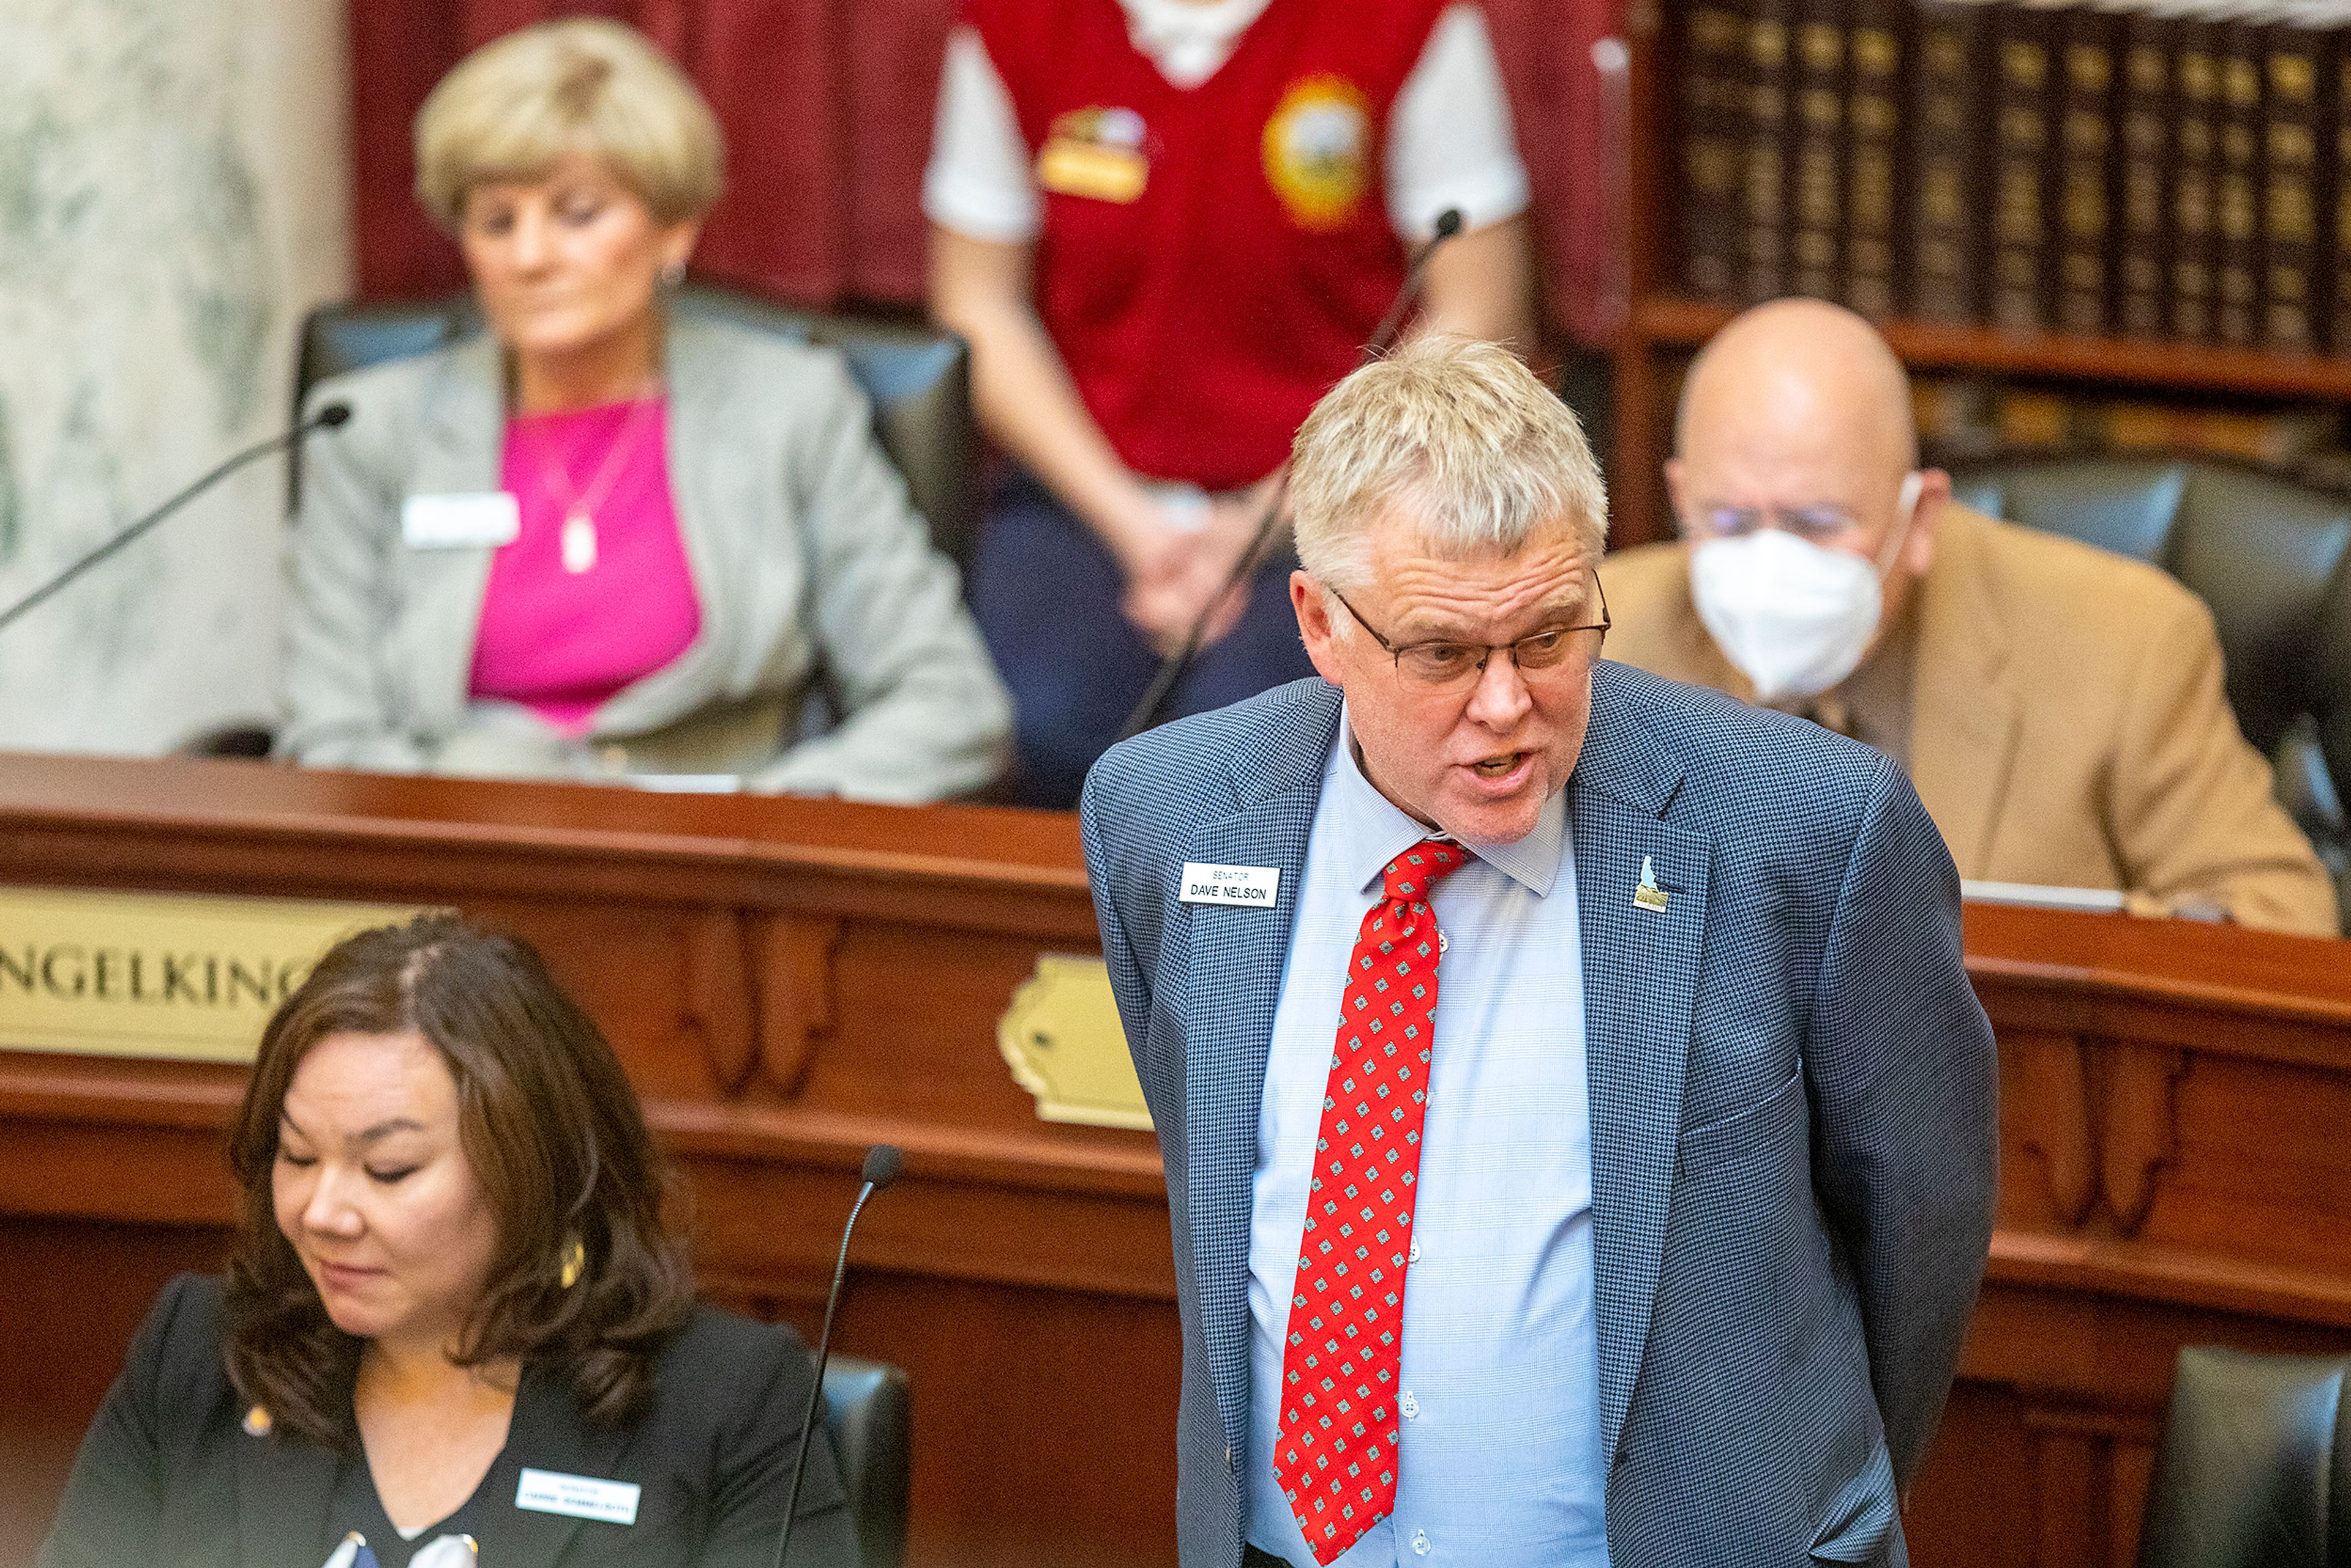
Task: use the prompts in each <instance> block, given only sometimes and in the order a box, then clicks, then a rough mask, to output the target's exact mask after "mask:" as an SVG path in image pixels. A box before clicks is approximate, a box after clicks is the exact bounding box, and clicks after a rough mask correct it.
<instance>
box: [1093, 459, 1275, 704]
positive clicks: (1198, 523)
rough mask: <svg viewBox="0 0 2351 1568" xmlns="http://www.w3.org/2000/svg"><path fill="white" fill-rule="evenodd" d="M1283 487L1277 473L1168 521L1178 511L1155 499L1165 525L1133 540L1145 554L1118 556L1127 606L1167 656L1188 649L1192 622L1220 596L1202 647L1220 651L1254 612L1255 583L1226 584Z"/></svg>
mask: <svg viewBox="0 0 2351 1568" xmlns="http://www.w3.org/2000/svg"><path fill="white" fill-rule="evenodd" d="M1280 482H1281V476H1280V474H1279V473H1275V474H1270V475H1268V476H1266V477H1265V478H1263V479H1260V480H1259V481H1258V482H1257V483H1256V484H1255V485H1252V486H1249V488H1248V489H1246V490H1236V491H1232V492H1230V493H1228V494H1227V495H1222V496H1217V497H1210V498H1209V500H1208V502H1207V507H1206V509H1205V512H1203V511H1202V510H1200V509H1199V508H1198V507H1197V505H1196V503H1195V504H1194V505H1193V506H1192V507H1186V508H1183V515H1181V516H1180V517H1175V516H1169V515H1168V514H1169V513H1171V512H1173V511H1175V509H1176V507H1171V506H1170V504H1169V503H1168V502H1166V501H1163V500H1156V499H1155V501H1154V503H1153V504H1154V505H1155V506H1156V507H1158V508H1159V509H1160V511H1161V513H1162V517H1161V519H1160V521H1159V523H1158V526H1157V527H1156V528H1153V529H1151V530H1148V531H1147V532H1142V533H1130V534H1129V535H1128V536H1127V537H1128V538H1130V539H1133V540H1134V541H1135V543H1136V545H1137V546H1139V548H1130V549H1123V550H1120V551H1119V552H1118V554H1119V557H1120V561H1119V564H1120V566H1121V568H1122V569H1123V570H1124V571H1125V573H1126V581H1127V591H1126V599H1125V601H1124V604H1123V609H1124V611H1125V613H1126V618H1127V619H1128V620H1129V621H1130V622H1134V627H1135V629H1136V630H1137V631H1139V632H1142V633H1143V635H1144V640H1145V641H1146V642H1148V643H1150V644H1151V645H1152V647H1153V648H1154V649H1155V650H1156V651H1157V652H1158V653H1159V654H1160V655H1161V656H1162V657H1163V658H1164V657H1165V656H1167V655H1168V654H1171V653H1175V651H1176V650H1177V649H1178V648H1181V647H1182V646H1183V645H1184V639H1185V637H1186V636H1187V635H1188V634H1189V633H1190V632H1191V629H1192V623H1193V622H1196V621H1197V620H1198V619H1199V618H1200V612H1202V611H1203V610H1205V609H1207V606H1208V603H1209V601H1211V600H1215V599H1217V596H1218V595H1219V594H1222V596H1223V597H1222V598H1221V600H1219V601H1217V612H1216V613H1215V614H1214V615H1213V616H1211V617H1210V618H1209V621H1208V624H1207V629H1206V630H1205V631H1204V632H1202V633H1201V637H1200V646H1201V647H1203V648H1206V647H1209V646H1211V645H1213V644H1214V643H1217V641H1219V640H1220V639H1222V638H1223V637H1225V636H1226V635H1227V634H1228V633H1229V632H1231V631H1232V629H1233V628H1234V626H1235V625H1237V624H1238V623H1239V621H1240V618H1241V612H1243V611H1244V610H1246V609H1247V608H1248V607H1249V585H1248V584H1247V583H1246V582H1243V583H1239V584H1236V585H1235V586H1234V587H1233V588H1232V590H1231V591H1229V592H1226V591H1225V589H1226V585H1227V584H1228V583H1229V582H1231V580H1232V575H1233V569H1234V568H1235V567H1236V566H1238V564H1239V563H1240V559H1241V556H1242V553H1243V552H1244V551H1246V550H1248V549H1249V548H1250V547H1251V546H1252V545H1254V544H1255V543H1256V542H1257V537H1258V528H1259V525H1260V524H1261V523H1262V522H1263V521H1264V520H1265V508H1266V507H1268V506H1269V505H1270V504H1271V503H1272V501H1273V499H1274V497H1275V495H1276V493H1277V491H1278V489H1279V487H1280ZM1177 505H1178V506H1180V503H1178V504H1177Z"/></svg>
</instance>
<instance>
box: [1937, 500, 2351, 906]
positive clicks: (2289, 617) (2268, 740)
mask: <svg viewBox="0 0 2351 1568" xmlns="http://www.w3.org/2000/svg"><path fill="white" fill-rule="evenodd" d="M1952 478H1953V486H1954V490H1955V493H1956V495H1957V496H1958V497H1959V500H1960V501H1961V502H1963V503H1965V504H1966V505H1968V506H1970V507H1974V508H1976V509H1977V510H1978V511H1981V512H1989V513H1991V515H1992V516H1994V517H2005V518H2006V519H2008V520H2009V521H2010V522H2012V523H2022V524H2023V525H2024V526H2026V527H2028V528H2041V529H2044V530H2046V531H2048V532H2050V533H2058V534H2065V535H2069V536H2071V537H2072V538H2077V539H2082V540H2085V541H2086V542H2088V543H2090V544H2094V545H2097V546H2100V547H2102V548H2104V549H2110V550H2113V551H2115V552H2116V553H2117V554H2121V555H2127V556H2134V557H2137V559H2140V560H2144V561H2151V562H2153V563H2154V564H2155V565H2157V566H2159V567H2162V568H2163V569H2164V570H2167V571H2168V572H2170V573H2171V574H2172V575H2173V576H2174V577H2176V578H2178V579H2179V580H2180V581H2182V582H2184V583H2186V584H2187V585H2188V586H2189V588H2191V589H2193V590H2194V591H2196V592H2197V593H2198V594H2199V596H2201V597H2202V599H2203V601H2204V602H2205V603H2207V604H2209V605H2210V606H2211V608H2212V618H2213V620H2214V621H2215V622H2217V623H2218V624H2219V627H2220V649H2221V652H2222V653H2223V654H2224V655H2225V656H2226V658H2227V660H2228V667H2229V674H2228V683H2229V704H2230V706H2231V707H2232V708H2234V709H2235V710H2236V715H2237V723H2238V726H2239V727H2241V728H2242V729H2243V730H2244V732H2245V738H2246V739H2248V740H2250V741H2252V743H2253V745H2254V746H2255V747H2258V748H2260V749H2261V750H2262V752H2263V753H2264V754H2266V755H2267V756H2268V757H2269V758H2270V759H2271V760H2272V761H2273V763H2274V764H2275V765H2276V768H2277V774H2278V797H2279V799H2280V800H2283V802H2284V803H2285V806H2286V809H2287V810H2290V811H2292V812H2293V813H2294V820H2295V821H2298V822H2299V823H2301V824H2302V828H2303V831H2304V832H2306V833H2308V834H2309V835H2310V838H2311V841H2312V842H2313V843H2314V844H2315V845H2316V846H2317V848H2318V852H2319V855H2320V857H2321V858H2322V859H2324V860H2325V862H2327V868H2328V870H2330V871H2331V872H2332V873H2334V875H2335V894H2336V896H2337V899H2338V900H2339V901H2340V902H2341V904H2342V905H2343V909H2344V913H2345V916H2346V920H2347V921H2351V818H2346V812H2345V810H2344V789H2345V788H2346V786H2351V501H2346V500H2345V499H2344V498H2342V497H2336V496H2331V495H2327V494H2325V493H2323V492H2320V491H2316V490H2311V489H2307V488H2304V486H2298V485H2294V484H2290V483H2287V482H2286V481H2284V480H2281V479H2275V478H2272V477H2270V476H2266V475H2262V474H2257V473H2253V472H2252V471H2250V470H2247V469H2241V468H2231V467H2227V466H2223V465H2219V464H2213V463H2199V462H2188V461H2179V460H2170V459H2163V458H2146V459H2123V458H2101V459H2091V460H2048V461H2036V462H2029V463H2017V464H2007V465H1996V466H1989V467H1979V468H1969V469H1963V470H1959V471H1957V472H1955V473H1954V475H1953V476H1952Z"/></svg>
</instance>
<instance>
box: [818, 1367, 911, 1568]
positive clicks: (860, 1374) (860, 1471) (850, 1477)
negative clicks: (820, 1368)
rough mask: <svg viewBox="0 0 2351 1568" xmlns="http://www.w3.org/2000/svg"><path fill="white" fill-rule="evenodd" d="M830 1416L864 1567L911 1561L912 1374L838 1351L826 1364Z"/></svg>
mask: <svg viewBox="0 0 2351 1568" xmlns="http://www.w3.org/2000/svg"><path fill="white" fill-rule="evenodd" d="M824 1423H825V1429H826V1430H827V1431H828V1432H830V1433H831V1437H832V1451H833V1456H834V1458H837V1459H838V1460H839V1461H840V1464H841V1485H842V1487H843V1488H844V1489H845V1490H847V1491H848V1493H849V1511H850V1514H851V1517H852V1518H853V1519H854V1520H855V1521H857V1549H858V1558H857V1560H858V1563H859V1564H860V1568H904V1563H905V1561H906V1489H907V1484H908V1481H909V1479H910V1476H911V1471H910V1469H909V1466H910V1463H911V1454H912V1441H911V1437H912V1428H911V1427H909V1425H908V1411H907V1390H906V1375H905V1374H904V1372H902V1371H900V1370H899V1369H898V1368H897V1367H894V1366H887V1365H884V1364H883V1363H881V1362H878V1361H860V1360H858V1359H857V1358H856V1357H854V1356H849V1355H836V1356H833V1357H832V1358H831V1360H829V1361H827V1362H826V1363H825V1367H824Z"/></svg>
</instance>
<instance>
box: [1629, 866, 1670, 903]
mask: <svg viewBox="0 0 2351 1568" xmlns="http://www.w3.org/2000/svg"><path fill="white" fill-rule="evenodd" d="M1633 903H1634V904H1635V906H1636V907H1638V908H1642V909H1646V910H1648V911H1650V912H1651V913H1652V914H1656V915H1663V914H1664V913H1665V912H1666V890H1665V889H1664V888H1662V887H1659V886H1658V885H1657V868H1656V866H1654V865H1652V864H1651V863H1650V862H1649V857H1648V856H1646V855H1643V856H1642V857H1641V885H1640V886H1638V887H1636V888H1635V889H1634V890H1633Z"/></svg>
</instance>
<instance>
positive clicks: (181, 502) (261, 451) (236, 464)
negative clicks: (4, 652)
mask: <svg viewBox="0 0 2351 1568" xmlns="http://www.w3.org/2000/svg"><path fill="white" fill-rule="evenodd" d="M350 417H351V405H350V403H347V402H330V403H329V404H328V405H327V406H326V407H324V408H322V409H320V410H319V412H318V413H314V414H312V415H311V416H310V417H309V418H308V419H306V420H304V421H303V422H302V423H299V424H298V425H296V426H295V427H294V428H293V429H291V430H281V431H279V432H278V433H277V434H275V435H273V436H271V437H270V438H269V439H268V440H266V441H256V442H255V443H254V444H252V445H250V446H248V447H246V449H245V450H244V451H242V452H240V453H238V454H237V455H235V456H234V457H231V458H230V459H228V461H226V462H225V463H223V464H222V465H220V466H218V467H217V468H214V470H213V471H212V472H211V473H209V474H206V475H205V476H204V477H203V478H201V479H198V480H197V481H196V482H195V483H194V484H193V485H191V486H188V487H187V488H186V489H184V490H183V491H181V492H180V493H179V494H178V495H176V496H174V497H172V498H171V499H170V500H168V501H166V502H164V503H163V504H162V506H160V507H156V508H155V509H154V510H153V511H152V512H150V513H148V514H147V515H146V516H145V517H141V518H140V519H139V520H138V521H137V522H135V523H132V524H131V526H130V527H129V528H125V529H123V530H122V531H121V532H120V533H119V534H117V535H115V536H114V537H113V538H110V539H109V540H107V541H106V542H105V543H104V544H102V545H100V546H99V547H98V548H97V549H94V550H92V551H90V552H89V554H88V555H86V556H84V557H82V558H81V559H79V560H78V561H76V562H74V563H73V564H72V565H71V566H69V567H68V568H66V569H65V570H63V571H61V572H59V573H57V576H55V577H53V578H51V579H49V580H48V581H47V582H45V583H43V584H41V586H40V587H38V588H37V589H35V590H33V591H32V592H30V593H28V594H26V595H25V597H24V598H22V599H20V600H18V601H16V603H14V604H11V605H10V606H8V608H7V609H5V610H0V630H5V629H6V628H7V626H8V624H9V622H13V621H15V620H16V618H17V617H18V616H20V615H22V614H24V613H25V612H26V611H28V610H30V609H32V608H33V606H35V605H36V604H38V603H40V602H42V601H44V600H46V599H47V598H48V597H49V596H50V595H51V594H54V593H56V592H57V591H58V590H59V589H61V588H63V587H65V586H66V584H68V583H69V582H71V581H73V580H74V579H76V578H78V577H79V576H80V575H81V574H82V573H83V572H85V571H88V570H89V569H90V568H91V567H94V566H96V565H97V564H98V563H99V561H102V560H104V559H106V558H107V557H109V556H110V555H112V554H114V552H115V551H117V550H119V549H122V547H123V546H125V545H127V544H130V543H131V541H132V540H134V539H136V538H139V537H140V536H141V535H142V534H144V533H145V532H146V531H147V530H148V529H150V528H153V527H154V526H155V525H156V524H157V523H160V522H162V520H163V519H164V518H165V517H170V516H171V515H172V513H173V512H176V511H178V510H179V509H180V508H181V507H184V506H186V505H187V504H188V503H189V502H190V501H193V500H194V499H195V498H196V497H199V496H201V495H203V494H204V492H205V491H207V490H209V489H211V488H212V487H213V486H214V485H217V484H219V483H220V482H221V481H222V480H224V479H225V478H227V477H228V476H230V475H232V474H234V473H235V472H236V471H237V470H238V469H240V468H242V467H244V466H245V465H246V464H248V463H250V462H252V461H253V460H254V459H255V458H256V457H266V456H267V455H269V454H271V453H273V452H276V451H277V450H278V449H280V448H281V447H287V446H291V445H293V444H295V443H296V442H298V441H299V440H301V439H302V438H303V437H304V436H306V435H308V434H310V433H311V432H312V431H314V430H332V429H334V428H335V427H336V426H337V425H339V424H341V423H344V422H345V421H347V420H349V419H350Z"/></svg>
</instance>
